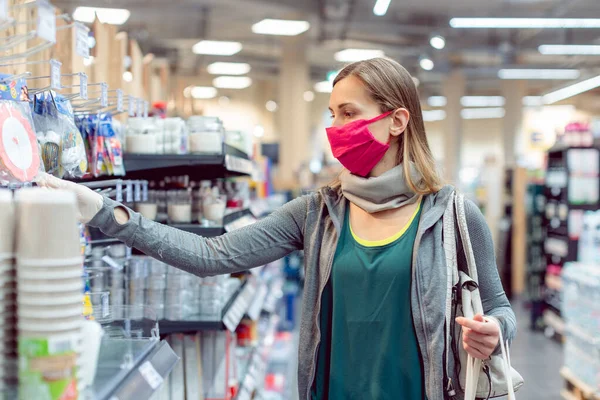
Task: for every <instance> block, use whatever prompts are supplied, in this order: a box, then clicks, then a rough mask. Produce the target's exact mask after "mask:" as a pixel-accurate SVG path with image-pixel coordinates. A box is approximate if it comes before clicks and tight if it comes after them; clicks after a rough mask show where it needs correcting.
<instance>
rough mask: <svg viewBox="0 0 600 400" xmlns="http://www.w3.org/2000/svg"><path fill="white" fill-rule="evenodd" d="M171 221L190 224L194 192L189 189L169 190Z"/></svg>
mask: <svg viewBox="0 0 600 400" xmlns="http://www.w3.org/2000/svg"><path fill="white" fill-rule="evenodd" d="M167 201H168V207H167V210H168V211H167V213H168V215H169V222H170V223H175V224H189V223H191V222H192V193H191V191H189V190H172V191H170V192H167Z"/></svg>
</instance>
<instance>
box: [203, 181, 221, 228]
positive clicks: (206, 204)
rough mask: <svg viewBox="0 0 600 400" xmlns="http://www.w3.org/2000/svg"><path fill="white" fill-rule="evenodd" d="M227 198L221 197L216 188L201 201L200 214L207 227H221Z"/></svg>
mask: <svg viewBox="0 0 600 400" xmlns="http://www.w3.org/2000/svg"><path fill="white" fill-rule="evenodd" d="M226 205H227V196H225V195H221V194H220V193H219V189H218V188H217V187H213V188H212V190H211V194H210V195H207V196H206V197H205V198H204V199H203V201H202V213H203V217H204V220H205V221H207V225H209V226H223V217H224V216H225V207H226Z"/></svg>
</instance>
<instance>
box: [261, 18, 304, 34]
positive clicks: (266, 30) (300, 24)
mask: <svg viewBox="0 0 600 400" xmlns="http://www.w3.org/2000/svg"><path fill="white" fill-rule="evenodd" d="M309 28H310V24H309V23H308V21H293V20H286V19H263V20H262V21H260V22H257V23H256V24H254V25H252V32H254V33H258V34H260V35H281V36H296V35H299V34H301V33H304V32H306V31H307V30H308V29H309Z"/></svg>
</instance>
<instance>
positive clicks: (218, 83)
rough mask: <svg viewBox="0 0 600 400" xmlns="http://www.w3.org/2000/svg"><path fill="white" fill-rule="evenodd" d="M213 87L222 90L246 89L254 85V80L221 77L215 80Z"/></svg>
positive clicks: (242, 77)
mask: <svg viewBox="0 0 600 400" xmlns="http://www.w3.org/2000/svg"><path fill="white" fill-rule="evenodd" d="M213 85H214V87H217V88H220V89H245V88H247V87H248V86H250V85H252V79H250V78H248V77H247V76H219V77H218V78H215V79H213Z"/></svg>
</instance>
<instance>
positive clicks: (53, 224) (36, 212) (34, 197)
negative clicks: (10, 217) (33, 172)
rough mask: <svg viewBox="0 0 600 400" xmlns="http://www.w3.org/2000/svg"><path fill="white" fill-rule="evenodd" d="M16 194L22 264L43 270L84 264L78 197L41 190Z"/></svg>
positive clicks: (64, 192)
mask: <svg viewBox="0 0 600 400" xmlns="http://www.w3.org/2000/svg"><path fill="white" fill-rule="evenodd" d="M16 193H17V194H16V196H15V199H16V201H17V204H18V213H17V219H18V226H19V230H18V233H17V238H16V243H17V259H18V262H19V264H21V265H28V266H39V267H44V266H51V265H52V266H53V265H65V264H66V265H72V264H74V263H77V262H81V261H82V256H81V247H80V241H79V229H78V225H77V220H76V215H77V205H76V201H75V195H74V194H73V193H72V192H68V191H64V190H52V191H48V190H46V189H42V188H28V189H21V190H19V191H17V192H16ZM40 226H43V227H44V234H43V235H41V234H36V232H38V231H39V229H40ZM73 260H75V261H73Z"/></svg>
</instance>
